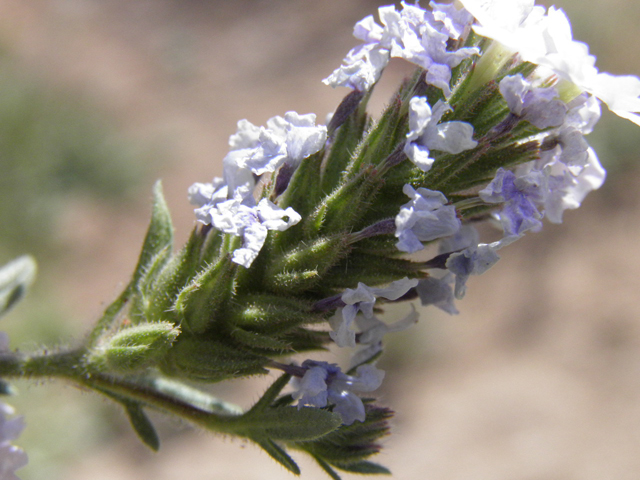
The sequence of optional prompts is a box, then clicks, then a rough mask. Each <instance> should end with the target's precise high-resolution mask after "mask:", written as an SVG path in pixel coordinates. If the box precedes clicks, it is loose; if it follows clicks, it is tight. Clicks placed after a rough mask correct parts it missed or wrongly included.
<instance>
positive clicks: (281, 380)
mask: <svg viewBox="0 0 640 480" xmlns="http://www.w3.org/2000/svg"><path fill="white" fill-rule="evenodd" d="M290 379H291V375H288V374H286V373H285V374H283V375H280V376H279V377H278V379H277V380H276V381H275V382H273V383H272V384H271V386H270V387H269V388H268V389H267V391H266V392H264V394H262V397H260V400H258V401H257V402H256V404H255V405H254V406H253V407H251V410H249V411H248V412H247V413H246V414H245V415H246V416H251V415H255V414H256V413H258V412H260V413H261V412H263V411H265V410H266V409H267V408H269V407H270V406H271V404H272V403H273V402H274V401H275V400H276V399H277V397H278V395H280V392H281V391H282V389H283V388H284V387H286V386H287V384H288V383H289V380H290Z"/></svg>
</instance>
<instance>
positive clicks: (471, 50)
mask: <svg viewBox="0 0 640 480" xmlns="http://www.w3.org/2000/svg"><path fill="white" fill-rule="evenodd" d="M448 40H449V35H448V34H446V33H442V32H440V31H439V30H438V29H437V28H436V27H434V26H433V25H431V24H429V23H427V22H425V23H424V24H423V25H422V26H421V28H420V46H419V47H418V48H412V49H409V48H405V49H403V51H402V58H404V59H405V60H408V61H409V62H411V63H413V64H415V65H418V66H419V67H422V68H424V69H425V70H426V76H425V82H427V83H428V84H430V85H435V86H436V87H438V88H439V89H441V90H442V92H443V93H444V96H445V97H449V96H450V95H451V88H450V86H449V84H450V82H451V69H452V68H453V67H457V66H458V65H459V64H460V62H462V61H463V60H466V59H467V58H470V57H472V56H474V55H479V54H480V50H479V49H478V48H476V47H464V48H459V49H457V50H448V49H447V41H448Z"/></svg>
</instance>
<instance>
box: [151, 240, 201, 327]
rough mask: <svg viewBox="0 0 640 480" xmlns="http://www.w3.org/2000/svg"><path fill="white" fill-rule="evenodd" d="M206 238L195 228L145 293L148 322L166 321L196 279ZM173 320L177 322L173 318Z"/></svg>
mask: <svg viewBox="0 0 640 480" xmlns="http://www.w3.org/2000/svg"><path fill="white" fill-rule="evenodd" d="M205 240H206V237H205V236H204V235H203V234H202V232H201V230H200V229H198V228H194V229H193V231H192V232H191V236H190V237H189V240H188V242H187V244H186V245H185V246H184V247H183V248H182V250H180V252H179V253H178V254H177V255H176V256H175V257H174V258H172V259H171V260H170V261H169V262H168V263H166V264H165V265H163V267H164V268H163V269H162V271H161V272H159V274H158V275H157V277H158V278H157V279H156V280H155V282H154V284H153V288H152V289H150V290H149V291H147V292H145V296H146V297H147V298H148V301H147V302H146V308H145V318H147V319H148V320H152V321H153V320H165V319H167V312H168V311H169V310H171V309H172V308H173V303H174V302H175V300H176V298H177V296H178V294H179V293H180V291H181V290H182V289H183V288H184V286H185V285H186V284H187V282H188V281H189V280H190V279H191V278H193V277H195V275H196V273H197V270H198V268H199V266H200V250H201V248H202V245H203V243H204V242H205ZM172 320H175V319H173V318H172Z"/></svg>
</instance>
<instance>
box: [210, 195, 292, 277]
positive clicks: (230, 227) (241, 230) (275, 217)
mask: <svg viewBox="0 0 640 480" xmlns="http://www.w3.org/2000/svg"><path fill="white" fill-rule="evenodd" d="M208 216H209V220H210V223H211V224H212V225H213V227H214V228H216V229H217V230H220V231H221V232H224V233H228V234H231V235H236V236H241V237H243V245H242V247H241V248H238V249H237V250H235V251H234V252H233V258H232V260H233V262H235V263H237V264H239V265H242V266H244V267H247V268H249V267H250V266H251V264H252V263H253V261H254V260H255V259H256V257H257V256H258V254H259V253H260V250H261V249H262V246H263V245H264V242H265V240H266V239H267V231H268V230H278V231H284V230H286V229H287V228H289V227H291V226H293V225H295V224H296V223H298V222H299V221H300V220H301V219H302V217H300V215H299V214H298V213H297V212H296V211H295V210H293V209H292V208H291V207H288V208H287V209H286V210H283V209H282V208H280V207H278V206H277V205H275V204H273V203H272V202H271V201H269V200H268V199H266V198H263V199H262V200H260V202H259V203H258V205H256V206H253V207H250V206H247V205H245V204H242V203H241V202H239V201H238V200H234V199H232V200H226V201H224V202H220V203H217V204H215V205H213V206H212V207H211V208H210V209H209V211H208Z"/></svg>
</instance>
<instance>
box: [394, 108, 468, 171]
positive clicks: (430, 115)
mask: <svg viewBox="0 0 640 480" xmlns="http://www.w3.org/2000/svg"><path fill="white" fill-rule="evenodd" d="M450 109H451V107H450V106H449V105H447V104H446V103H443V102H442V101H438V102H437V103H436V104H435V105H434V106H433V109H431V107H430V106H429V103H427V99H426V98H425V97H413V98H412V99H411V102H410V104H409V133H407V142H406V144H405V147H404V153H405V154H406V155H407V157H409V159H410V160H411V161H412V162H413V163H414V164H415V165H416V166H417V167H418V168H420V169H421V170H423V171H425V172H428V171H429V170H430V169H431V166H432V165H433V162H434V159H433V158H432V157H431V156H430V155H431V150H438V151H441V152H447V153H454V154H455V153H460V152H463V151H464V150H469V149H471V148H475V147H476V146H477V145H478V142H476V141H475V140H473V138H472V137H473V126H472V125H471V124H469V123H466V122H458V121H455V122H444V123H440V124H438V122H440V119H441V118H442V116H443V115H444V114H445V113H446V112H447V111H449V110H450Z"/></svg>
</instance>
